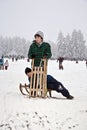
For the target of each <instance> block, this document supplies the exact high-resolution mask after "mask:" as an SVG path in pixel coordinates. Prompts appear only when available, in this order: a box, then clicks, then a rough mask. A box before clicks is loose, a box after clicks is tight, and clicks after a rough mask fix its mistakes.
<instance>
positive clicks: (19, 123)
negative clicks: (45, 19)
mask: <svg viewBox="0 0 87 130" xmlns="http://www.w3.org/2000/svg"><path fill="white" fill-rule="evenodd" d="M9 64H10V65H9V69H8V70H7V71H5V70H0V130H87V68H86V66H85V62H79V63H78V64H76V63H75V62H70V61H64V63H63V65H64V70H63V71H62V70H59V69H58V63H57V62H56V61H49V63H48V74H51V75H53V76H54V77H55V78H56V79H57V80H59V81H61V82H62V83H63V84H64V86H65V87H66V88H67V89H68V90H69V92H70V93H71V95H73V96H74V97H75V98H74V100H67V99H66V98H64V97H63V96H62V95H61V94H59V93H57V92H54V91H53V92H52V96H53V97H57V98H46V99H41V98H28V97H26V96H23V95H22V94H21V93H20V91H19V84H20V83H22V84H24V83H28V79H27V77H26V75H25V74H24V69H25V67H27V66H29V67H30V66H31V64H30V62H27V60H19V61H17V62H11V60H10V61H9Z"/></svg>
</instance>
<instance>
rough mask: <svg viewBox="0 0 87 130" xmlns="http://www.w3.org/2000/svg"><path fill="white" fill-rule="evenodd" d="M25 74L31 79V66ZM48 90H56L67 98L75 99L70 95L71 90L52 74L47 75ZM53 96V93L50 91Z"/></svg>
mask: <svg viewBox="0 0 87 130" xmlns="http://www.w3.org/2000/svg"><path fill="white" fill-rule="evenodd" d="M25 74H26V75H27V76H28V80H29V81H30V78H31V75H32V71H31V69H30V68H28V67H27V68H26V69H25ZM47 90H55V91H57V92H58V93H61V94H62V95H63V96H64V97H66V98H67V99H73V98H74V97H73V96H71V95H70V93H69V91H68V90H67V89H66V88H65V87H64V86H63V84H62V83H61V82H59V81H57V80H56V79H55V78H54V77H52V76H51V75H47ZM50 96H51V93H50Z"/></svg>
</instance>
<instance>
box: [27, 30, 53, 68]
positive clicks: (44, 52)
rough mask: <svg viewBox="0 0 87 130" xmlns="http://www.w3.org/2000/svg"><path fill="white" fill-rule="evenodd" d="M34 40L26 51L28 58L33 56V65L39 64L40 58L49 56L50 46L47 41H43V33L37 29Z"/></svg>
mask: <svg viewBox="0 0 87 130" xmlns="http://www.w3.org/2000/svg"><path fill="white" fill-rule="evenodd" d="M34 38H35V40H34V41H33V43H32V44H31V46H30V48H29V52H28V58H29V59H33V58H34V66H40V62H41V59H43V58H46V59H49V58H50V57H51V55H52V54H51V47H50V45H49V44H48V43H46V42H43V39H44V34H43V32H41V31H38V32H37V33H36V34H35V35H34Z"/></svg>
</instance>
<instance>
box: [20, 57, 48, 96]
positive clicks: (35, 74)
mask: <svg viewBox="0 0 87 130" xmlns="http://www.w3.org/2000/svg"><path fill="white" fill-rule="evenodd" d="M31 66H32V67H31V68H32V76H31V79H30V85H29V86H27V85H26V84H25V85H22V84H20V86H19V88H20V91H21V93H22V94H23V95H29V97H46V94H47V61H46V59H41V62H40V66H38V67H37V66H34V59H32V64H31ZM24 88H25V90H26V92H27V94H25V93H24V92H23V90H24Z"/></svg>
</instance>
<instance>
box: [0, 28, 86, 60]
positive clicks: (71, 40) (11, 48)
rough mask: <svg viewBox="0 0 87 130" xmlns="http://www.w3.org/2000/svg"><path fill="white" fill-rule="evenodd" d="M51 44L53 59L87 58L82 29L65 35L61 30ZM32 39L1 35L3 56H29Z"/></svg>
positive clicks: (0, 46)
mask: <svg viewBox="0 0 87 130" xmlns="http://www.w3.org/2000/svg"><path fill="white" fill-rule="evenodd" d="M47 42H48V43H49V44H50V45H51V50H52V59H58V58H59V57H64V58H66V59H78V60H83V59H87V46H86V44H85V43H86V41H85V40H84V36H83V34H82V32H81V30H78V31H77V30H73V32H72V34H71V35H70V34H67V35H66V36H64V35H63V33H62V32H59V34H58V37H57V41H56V43H54V42H52V41H50V40H48V41H47ZM30 45H31V42H30V41H27V40H26V39H24V38H20V37H13V38H11V37H3V36H0V57H1V56H13V55H14V56H24V57H27V54H28V49H29V47H30Z"/></svg>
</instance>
